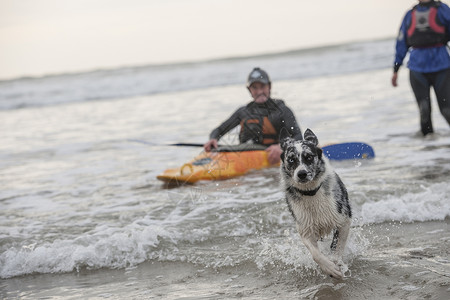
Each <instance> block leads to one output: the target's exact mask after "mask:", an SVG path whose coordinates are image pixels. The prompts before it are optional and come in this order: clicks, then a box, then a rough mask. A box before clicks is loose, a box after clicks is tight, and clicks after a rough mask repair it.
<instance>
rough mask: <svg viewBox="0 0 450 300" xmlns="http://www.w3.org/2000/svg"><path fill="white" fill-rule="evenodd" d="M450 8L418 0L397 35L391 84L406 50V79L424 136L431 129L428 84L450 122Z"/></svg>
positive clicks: (442, 112) (407, 14) (394, 81)
mask: <svg viewBox="0 0 450 300" xmlns="http://www.w3.org/2000/svg"><path fill="white" fill-rule="evenodd" d="M449 33H450V8H449V7H448V6H447V5H446V4H444V3H441V2H440V1H434V0H419V4H418V5H416V6H414V7H413V8H412V9H411V10H409V11H408V12H407V13H406V15H405V17H404V19H403V21H402V24H401V27H400V32H399V35H398V38H397V45H396V54H395V61H394V74H393V75H392V85H393V86H394V87H396V86H397V72H398V70H399V68H400V66H401V65H402V63H403V59H404V58H405V56H406V54H407V52H408V50H410V54H409V62H408V68H409V69H410V73H409V80H410V83H411V87H412V90H413V92H414V95H415V97H416V100H417V104H418V106H419V111H420V125H421V131H422V134H423V135H424V136H426V135H427V134H430V133H433V124H432V122H431V101H430V100H431V99H430V87H431V86H432V87H433V88H434V92H435V94H436V98H437V102H438V105H439V109H440V111H441V114H442V116H444V118H445V120H447V122H448V123H449V125H450V55H449V52H448V51H447V42H448V41H449Z"/></svg>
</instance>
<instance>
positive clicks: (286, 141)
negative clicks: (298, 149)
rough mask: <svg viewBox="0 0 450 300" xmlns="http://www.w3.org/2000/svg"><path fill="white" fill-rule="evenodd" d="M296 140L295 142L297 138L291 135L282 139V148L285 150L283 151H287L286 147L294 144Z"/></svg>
mask: <svg viewBox="0 0 450 300" xmlns="http://www.w3.org/2000/svg"><path fill="white" fill-rule="evenodd" d="M294 142H295V140H294V139H293V138H291V137H286V138H284V139H282V140H281V142H280V146H281V150H283V152H284V151H286V149H287V148H288V147H289V146H290V145H292V144H294Z"/></svg>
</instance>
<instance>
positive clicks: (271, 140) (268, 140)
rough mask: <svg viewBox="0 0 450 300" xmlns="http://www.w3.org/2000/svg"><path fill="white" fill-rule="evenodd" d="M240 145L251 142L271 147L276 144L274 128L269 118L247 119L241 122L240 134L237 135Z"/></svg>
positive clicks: (276, 138)
mask: <svg viewBox="0 0 450 300" xmlns="http://www.w3.org/2000/svg"><path fill="white" fill-rule="evenodd" d="M239 140H240V142H241V143H246V142H248V141H250V140H251V141H253V143H255V144H262V145H267V146H269V145H272V144H276V143H278V142H279V141H278V136H277V131H276V130H275V127H274V126H273V125H272V122H270V120H269V118H268V117H266V116H264V117H263V118H258V117H256V118H249V119H246V120H242V121H241V132H240V133H239Z"/></svg>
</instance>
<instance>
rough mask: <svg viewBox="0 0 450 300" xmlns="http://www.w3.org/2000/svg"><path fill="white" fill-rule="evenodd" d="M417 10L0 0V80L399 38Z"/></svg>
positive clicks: (396, 4)
mask: <svg viewBox="0 0 450 300" xmlns="http://www.w3.org/2000/svg"><path fill="white" fill-rule="evenodd" d="M444 2H445V1H444ZM415 3H417V1H412V0H340V1H336V0H321V1H312V0H259V1H256V0H0V79H6V78H13V77H18V76H40V75H44V74H55V73H64V72H78V71H87V70H93V69H97V68H116V67H121V66H136V65H146V64H160V63H168V62H181V61H192V60H204V59H211V58H221V57H230V56H243V55H252V54H261V53H268V52H278V51H285V50H293V49H299V48H307V47H312V46H320V45H326V44H336V43H342V42H351V41H357V40H368V39H369V40H370V39H377V38H385V37H395V36H396V35H397V31H398V28H399V26H400V22H401V19H402V17H403V16H404V14H405V12H406V11H407V10H408V9H409V8H410V7H412V6H413V5H414V4H415Z"/></svg>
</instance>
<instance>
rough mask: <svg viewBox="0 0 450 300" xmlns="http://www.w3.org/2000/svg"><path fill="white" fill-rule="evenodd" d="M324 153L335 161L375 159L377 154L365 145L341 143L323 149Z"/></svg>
mask: <svg viewBox="0 0 450 300" xmlns="http://www.w3.org/2000/svg"><path fill="white" fill-rule="evenodd" d="M322 150H323V153H324V154H325V155H326V156H327V157H328V158H329V159H333V160H344V159H366V158H374V157H375V152H374V151H373V148H372V147H371V146H370V145H367V144H365V143H358V142H354V143H339V144H333V145H328V146H325V147H322Z"/></svg>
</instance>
